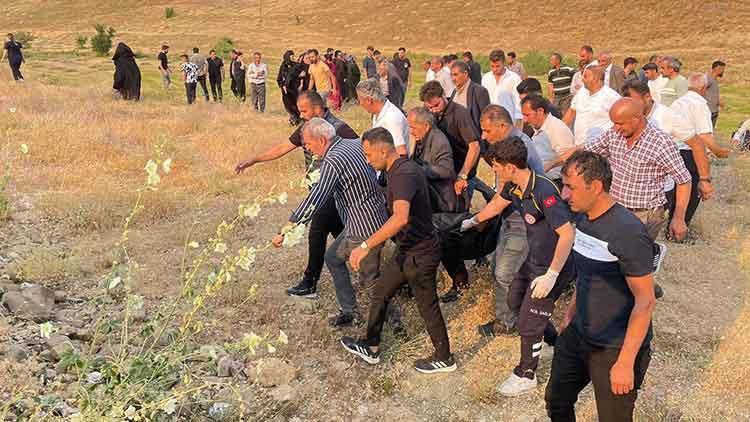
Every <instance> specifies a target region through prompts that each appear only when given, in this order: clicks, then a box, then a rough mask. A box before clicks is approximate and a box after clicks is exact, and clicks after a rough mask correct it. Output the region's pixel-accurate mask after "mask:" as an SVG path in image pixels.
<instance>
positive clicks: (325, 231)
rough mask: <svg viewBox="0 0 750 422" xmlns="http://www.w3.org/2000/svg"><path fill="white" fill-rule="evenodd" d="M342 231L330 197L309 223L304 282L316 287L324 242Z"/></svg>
mask: <svg viewBox="0 0 750 422" xmlns="http://www.w3.org/2000/svg"><path fill="white" fill-rule="evenodd" d="M342 230H344V223H342V222H341V217H339V213H338V211H337V210H336V203H335V201H334V200H333V197H331V198H330V199H329V200H328V201H327V202H326V203H325V204H323V206H322V207H321V208H320V210H319V211H318V212H316V213H315V214H313V217H312V220H311V221H310V232H309V233H308V236H307V239H308V242H307V243H308V250H307V268H306V269H305V278H304V280H305V281H308V282H310V283H312V284H313V285H316V284H317V283H318V280H319V279H320V272H321V271H322V270H323V264H324V262H325V261H324V257H325V253H326V242H327V240H328V235H329V234H331V235H333V237H334V238H336V237H338V235H339V234H341V231H342Z"/></svg>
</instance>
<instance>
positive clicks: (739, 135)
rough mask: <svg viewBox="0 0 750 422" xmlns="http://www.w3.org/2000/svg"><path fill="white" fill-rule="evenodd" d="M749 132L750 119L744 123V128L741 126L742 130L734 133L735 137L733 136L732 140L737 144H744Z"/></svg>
mask: <svg viewBox="0 0 750 422" xmlns="http://www.w3.org/2000/svg"><path fill="white" fill-rule="evenodd" d="M748 130H750V119H747V120H745V121H744V122H742V126H740V128H739V129H737V132H734V136H732V139H734V140H735V141H736V142H742V141H743V138H744V136H745V133H746V132H747V131H748Z"/></svg>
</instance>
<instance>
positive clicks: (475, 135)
mask: <svg viewBox="0 0 750 422" xmlns="http://www.w3.org/2000/svg"><path fill="white" fill-rule="evenodd" d="M437 121H438V128H440V130H442V131H443V133H444V134H445V136H446V137H447V138H448V141H449V142H450V144H451V149H452V150H453V168H454V170H455V171H456V174H459V173H460V172H461V169H462V168H463V166H464V161H466V153H467V152H468V151H469V142H471V141H474V142H478V141H479V131H478V130H477V128H476V126H475V125H474V120H472V119H471V114H469V110H467V109H466V107H464V106H462V105H460V104H456V103H454V102H453V101H448V105H447V106H446V107H445V110H443V113H441V114H440V115H439V116H437ZM477 164H479V160H477V163H476V164H474V167H472V168H471V171H470V172H469V174H468V175H467V177H468V178H469V179H471V178H472V177H474V176H475V175H476V174H477Z"/></svg>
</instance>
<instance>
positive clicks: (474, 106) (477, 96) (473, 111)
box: [451, 81, 490, 133]
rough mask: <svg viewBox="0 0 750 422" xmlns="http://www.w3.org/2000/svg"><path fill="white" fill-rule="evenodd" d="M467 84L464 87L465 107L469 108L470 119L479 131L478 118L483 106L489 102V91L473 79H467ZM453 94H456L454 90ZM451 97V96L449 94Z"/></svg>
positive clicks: (480, 115)
mask: <svg viewBox="0 0 750 422" xmlns="http://www.w3.org/2000/svg"><path fill="white" fill-rule="evenodd" d="M468 84H469V86H468V87H467V88H466V89H467V90H468V91H467V92H466V109H467V110H469V114H470V115H471V120H472V121H473V122H474V124H475V125H476V127H477V130H479V132H480V133H481V131H482V128H481V126H480V125H479V118H480V117H482V111H483V110H484V108H485V107H487V106H488V105H489V104H490V93H489V92H488V91H487V88H485V87H483V86H482V85H480V84H478V83H476V82H474V81H469V82H468ZM453 95H456V92H455V91H454V92H453ZM452 99H453V96H451V100H452Z"/></svg>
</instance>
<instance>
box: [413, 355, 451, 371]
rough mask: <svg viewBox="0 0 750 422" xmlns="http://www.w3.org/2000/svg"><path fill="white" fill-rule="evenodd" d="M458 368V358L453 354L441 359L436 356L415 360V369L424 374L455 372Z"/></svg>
mask: <svg viewBox="0 0 750 422" xmlns="http://www.w3.org/2000/svg"><path fill="white" fill-rule="evenodd" d="M456 368H457V366H456V360H455V359H453V355H451V356H450V357H449V358H448V359H446V360H440V359H438V358H436V357H435V356H432V357H430V358H429V359H418V360H417V361H416V362H414V369H416V370H417V371H419V372H421V373H423V374H437V373H439V372H453V371H455V370H456Z"/></svg>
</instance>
